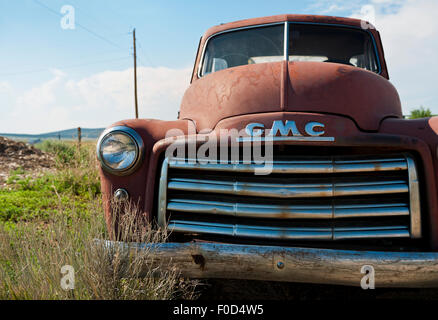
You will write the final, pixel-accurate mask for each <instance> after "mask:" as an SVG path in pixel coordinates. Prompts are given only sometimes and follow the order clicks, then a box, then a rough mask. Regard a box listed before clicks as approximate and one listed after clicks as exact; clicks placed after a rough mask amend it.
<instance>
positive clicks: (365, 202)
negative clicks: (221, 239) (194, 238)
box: [158, 154, 421, 240]
mask: <svg viewBox="0 0 438 320" xmlns="http://www.w3.org/2000/svg"><path fill="white" fill-rule="evenodd" d="M256 167H257V165H256V164H245V163H242V162H238V163H230V162H227V163H205V164H201V163H199V162H196V161H193V160H188V159H175V158H172V159H168V158H166V159H164V161H163V165H162V170H161V177H160V188H159V201H158V222H159V224H160V225H161V226H164V225H165V224H166V223H168V225H169V228H170V229H171V230H173V232H176V233H185V234H210V235H220V236H230V237H241V238H262V239H271V240H275V239H282V240H284V239H286V240H287V239H294V240H341V239H373V238H374V239H377V238H420V237H421V219H420V202H419V199H420V196H419V185H418V178H417V170H416V166H415V161H414V159H413V157H412V156H411V155H409V154H401V155H378V156H372V155H369V156H363V155H362V156H360V157H358V156H330V157H312V158H306V157H279V158H278V159H276V160H275V161H273V162H272V174H270V175H265V176H255V175H254V174H253V173H254V169H255V168H256Z"/></svg>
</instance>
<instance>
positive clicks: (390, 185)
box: [168, 178, 409, 198]
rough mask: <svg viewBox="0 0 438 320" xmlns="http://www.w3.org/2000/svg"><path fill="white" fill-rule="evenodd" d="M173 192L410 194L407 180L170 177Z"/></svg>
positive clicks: (290, 195) (291, 195)
mask: <svg viewBox="0 0 438 320" xmlns="http://www.w3.org/2000/svg"><path fill="white" fill-rule="evenodd" d="M168 188H169V189H171V190H180V191H193V192H209V193H219V194H231V195H239V196H262V197H271V198H302V197H336V196H352V195H366V194H374V195H377V194H390V193H406V192H409V187H408V184H407V183H406V182H405V181H397V180H393V181H373V182H356V183H355V182H351V183H341V182H333V183H320V184H318V183H301V184H275V183H256V182H241V181H218V180H201V179H188V178H171V179H170V180H169V184H168Z"/></svg>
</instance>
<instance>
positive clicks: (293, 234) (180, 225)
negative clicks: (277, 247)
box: [169, 220, 410, 240]
mask: <svg viewBox="0 0 438 320" xmlns="http://www.w3.org/2000/svg"><path fill="white" fill-rule="evenodd" d="M169 229H170V230H171V231H173V232H183V233H191V234H215V235H222V236H233V237H245V238H259V239H281V240H290V239H294V240H297V239H300V240H344V239H362V238H395V237H396V238H409V236H410V234H409V228H408V227H407V226H376V227H368V228H364V227H349V228H338V227H331V228H324V227H321V228H305V227H302V228H301V227H298V228H297V227H293V228H291V227H267V226H249V225H239V224H224V223H210V222H191V221H181V220H172V221H171V222H170V224H169Z"/></svg>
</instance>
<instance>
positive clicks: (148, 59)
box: [137, 39, 154, 67]
mask: <svg viewBox="0 0 438 320" xmlns="http://www.w3.org/2000/svg"><path fill="white" fill-rule="evenodd" d="M137 42H138V44H139V47H140V49H141V51H142V52H143V55H144V57H145V58H146V60H147V61H148V62H149V65H150V66H151V67H153V66H154V64H153V63H152V61H151V59H150V58H149V56H148V55H147V54H146V50H145V49H144V48H143V46H142V45H141V42H140V41H138V39H137Z"/></svg>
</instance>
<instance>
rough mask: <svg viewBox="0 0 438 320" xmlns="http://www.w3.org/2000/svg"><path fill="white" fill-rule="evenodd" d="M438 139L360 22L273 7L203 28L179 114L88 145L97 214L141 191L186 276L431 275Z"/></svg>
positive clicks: (141, 201)
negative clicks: (97, 182)
mask: <svg viewBox="0 0 438 320" xmlns="http://www.w3.org/2000/svg"><path fill="white" fill-rule="evenodd" d="M406 63H414V62H413V61H406ZM224 146H225V147H224ZM437 148H438V117H432V118H425V119H419V120H407V119H404V118H403V116H402V108H401V102H400V98H399V95H398V93H397V90H396V89H395V88H394V86H393V85H392V84H391V82H390V81H389V73H388V69H387V65H386V62H385V56H384V51H383V47H382V42H381V39H380V34H379V32H378V31H377V30H376V29H375V28H374V27H373V26H372V25H371V24H369V23H364V21H361V20H357V19H350V18H339V17H328V16H313V15H277V16H270V17H263V18H255V19H248V20H242V21H237V22H232V23H226V24H221V25H219V26H215V27H212V28H210V29H208V30H207V32H206V33H205V34H204V36H203V37H202V38H201V40H200V43H199V47H198V51H197V55H196V60H195V64H194V68H193V73H192V76H191V84H190V86H189V88H188V89H187V90H186V92H185V94H184V97H183V99H182V102H181V106H180V112H179V115H178V119H177V120H174V121H161V120H152V119H131V120H124V121H120V122H117V123H115V124H113V125H112V126H110V127H109V128H108V129H106V130H105V132H104V133H103V134H102V136H101V137H100V139H99V141H98V145H97V154H98V159H99V160H100V164H101V170H100V174H101V182H102V192H103V196H104V200H105V202H104V203H105V216H106V221H107V223H108V224H111V222H112V221H113V220H114V219H117V217H115V216H114V215H113V214H112V212H113V210H112V205H111V203H112V201H111V200H112V199H118V200H119V201H125V202H132V203H137V204H138V205H139V208H140V210H141V214H142V217H144V218H145V219H147V220H148V221H150V223H152V224H153V225H154V226H155V228H163V229H165V228H167V230H168V231H169V232H170V236H169V238H168V241H167V242H165V243H162V244H159V245H154V248H156V250H157V251H158V254H157V256H159V257H161V258H162V257H167V258H169V259H172V260H173V261H174V262H177V263H178V265H179V266H180V268H181V272H182V274H183V275H186V276H187V277H193V278H234V279H253V280H269V281H287V282H305V283H306V282H307V283H321V284H340V285H352V286H359V285H360V283H361V279H362V277H363V276H364V273H363V270H364V266H367V268H370V267H371V268H372V270H373V273H374V274H373V275H374V277H375V285H376V286H381V287H385V286H386V287H438V190H437V181H438V154H437V153H438V150H437ZM108 241H109V240H108ZM110 242H111V243H117V239H111V241H110ZM124 245H125V244H124ZM127 245H129V246H130V248H132V247H134V248H136V249H139V250H141V249H145V248H146V247H148V246H153V244H148V243H130V244H127ZM365 269H366V268H365ZM366 270H370V269H366Z"/></svg>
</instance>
